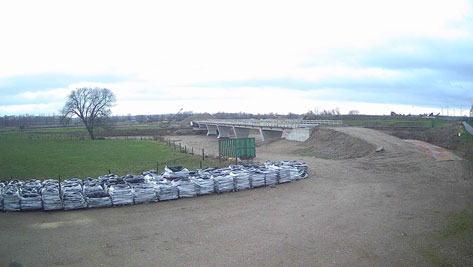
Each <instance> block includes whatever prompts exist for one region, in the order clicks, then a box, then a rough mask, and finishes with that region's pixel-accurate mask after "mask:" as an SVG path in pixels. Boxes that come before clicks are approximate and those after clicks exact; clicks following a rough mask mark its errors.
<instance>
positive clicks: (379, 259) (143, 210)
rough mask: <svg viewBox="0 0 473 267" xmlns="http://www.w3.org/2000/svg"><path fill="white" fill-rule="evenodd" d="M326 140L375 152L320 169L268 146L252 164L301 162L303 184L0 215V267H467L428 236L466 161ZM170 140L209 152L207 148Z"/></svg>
mask: <svg viewBox="0 0 473 267" xmlns="http://www.w3.org/2000/svg"><path fill="white" fill-rule="evenodd" d="M337 130H339V131H343V132H344V133H345V134H349V135H351V136H354V137H358V138H361V139H363V140H366V141H367V142H369V143H371V144H373V145H375V146H384V148H385V151H384V152H381V153H375V152H373V153H370V154H368V155H367V156H364V157H362V158H357V159H345V160H327V159H320V158H314V157H307V156H299V155H298V154H295V153H294V151H297V150H299V149H300V148H301V147H300V143H297V142H291V141H286V140H280V141H277V142H270V143H267V144H262V145H261V146H259V147H258V149H257V157H258V158H257V159H256V160H259V161H265V160H268V159H271V160H282V159H295V160H301V161H305V162H307V163H308V164H309V167H310V172H311V177H310V178H309V179H306V180H301V181H297V182H293V183H290V184H284V185H278V186H277V187H275V188H261V189H254V190H248V191H242V192H236V193H228V194H222V195H210V196H204V197H198V198H192V199H183V200H177V201H168V202H162V203H155V204H146V205H137V206H127V207H118V208H105V209H94V210H81V211H69V212H21V213H0V240H1V242H0V265H2V266H8V265H9V264H21V265H23V266H63V265H67V266H435V265H441V264H443V263H444V262H447V263H452V264H456V265H463V266H467V265H470V266H471V265H472V264H473V256H472V253H471V251H472V247H473V245H472V244H471V240H467V241H466V242H465V241H462V242H460V241H461V239H448V240H444V239H439V238H438V237H437V236H438V233H439V232H441V231H443V229H445V227H447V225H448V222H449V214H451V212H455V211H463V210H470V211H471V210H472V207H473V205H472V203H473V193H472V192H473V185H472V180H471V178H472V177H471V172H470V171H469V169H468V168H466V167H465V166H466V163H465V162H464V161H445V162H437V161H435V160H434V159H432V158H429V157H427V156H426V155H425V154H424V153H423V152H421V151H418V150H417V149H416V148H415V147H414V146H412V145H410V144H408V143H406V142H404V141H402V140H400V139H398V138H395V137H392V136H389V135H385V134H382V133H380V132H377V131H374V130H368V129H361V128H348V127H347V128H337ZM179 138H180V140H181V141H182V142H183V144H184V143H185V144H187V145H190V144H191V143H193V144H194V146H195V147H197V145H200V146H202V147H208V148H209V151H210V149H211V148H212V147H215V145H216V140H217V139H216V138H215V137H207V136H181V137H179Z"/></svg>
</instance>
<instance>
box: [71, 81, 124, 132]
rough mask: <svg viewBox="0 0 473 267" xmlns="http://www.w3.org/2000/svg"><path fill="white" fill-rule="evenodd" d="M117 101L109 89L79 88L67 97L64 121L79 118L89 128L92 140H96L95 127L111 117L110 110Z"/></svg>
mask: <svg viewBox="0 0 473 267" xmlns="http://www.w3.org/2000/svg"><path fill="white" fill-rule="evenodd" d="M115 101H116V100H115V95H114V94H113V92H112V91H110V90H109V89H107V88H97V87H96V88H88V87H83V88H77V89H76V90H73V91H72V92H71V94H70V95H69V96H68V97H67V101H66V104H65V105H64V107H63V109H62V121H63V122H64V121H68V120H70V119H71V118H73V117H78V118H79V119H80V120H81V121H82V122H83V123H84V125H85V127H86V128H87V131H88V132H89V135H90V138H91V139H95V136H94V127H95V126H97V125H98V124H99V123H100V122H101V121H103V120H104V119H106V118H108V117H109V116H110V114H111V113H112V112H111V110H110V108H111V107H112V106H113V104H114V103H115Z"/></svg>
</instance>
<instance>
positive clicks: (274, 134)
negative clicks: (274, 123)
mask: <svg viewBox="0 0 473 267" xmlns="http://www.w3.org/2000/svg"><path fill="white" fill-rule="evenodd" d="M259 132H260V134H261V139H263V141H267V140H271V139H281V137H282V132H283V131H282V130H279V131H278V130H263V128H260V129H259Z"/></svg>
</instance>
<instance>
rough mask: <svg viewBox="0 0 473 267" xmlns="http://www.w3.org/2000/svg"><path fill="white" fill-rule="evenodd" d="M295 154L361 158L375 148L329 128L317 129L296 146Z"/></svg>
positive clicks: (329, 157)
mask: <svg viewBox="0 0 473 267" xmlns="http://www.w3.org/2000/svg"><path fill="white" fill-rule="evenodd" d="M298 147H301V148H300V149H298V150H297V151H296V153H299V154H302V155H307V156H315V157H318V158H326V159H352V158H361V157H363V156H366V155H368V154H370V153H373V152H374V151H375V149H376V147H375V146H374V145H372V144H370V143H368V142H366V141H365V140H363V139H360V138H358V137H353V136H351V135H348V134H346V133H343V132H341V131H337V130H335V129H331V128H322V127H318V128H316V129H315V130H314V132H313V133H312V135H311V137H310V138H309V139H307V140H306V141H305V142H302V143H301V144H299V145H298Z"/></svg>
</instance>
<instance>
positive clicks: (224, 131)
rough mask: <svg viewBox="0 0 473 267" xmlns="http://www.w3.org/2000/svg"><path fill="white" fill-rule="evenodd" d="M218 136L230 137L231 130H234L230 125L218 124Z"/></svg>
mask: <svg viewBox="0 0 473 267" xmlns="http://www.w3.org/2000/svg"><path fill="white" fill-rule="evenodd" d="M217 129H218V137H217V138H229V137H230V131H231V130H233V128H232V127H230V126H222V125H217Z"/></svg>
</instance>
